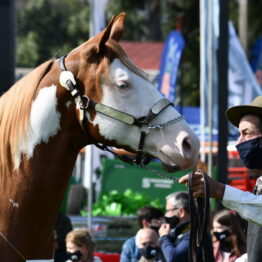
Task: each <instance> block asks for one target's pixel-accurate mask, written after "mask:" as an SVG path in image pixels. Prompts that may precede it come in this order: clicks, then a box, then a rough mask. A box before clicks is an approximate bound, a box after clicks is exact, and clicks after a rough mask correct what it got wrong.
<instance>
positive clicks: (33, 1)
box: [17, 0, 262, 105]
mask: <svg viewBox="0 0 262 262" xmlns="http://www.w3.org/2000/svg"><path fill="white" fill-rule="evenodd" d="M228 4H229V8H230V11H229V18H230V19H231V20H232V21H233V23H234V25H235V27H236V29H238V22H237V21H238V16H239V14H238V1H237V0H233V1H229V2H228ZM261 8H262V0H259V1H257V0H250V1H248V10H249V17H248V21H249V23H248V43H249V49H250V48H251V47H252V46H253V44H254V42H255V40H256V39H257V38H258V37H259V36H260V35H262V23H261V18H260V17H261V15H260V10H261ZM120 12H126V13H127V17H126V22H125V33H124V36H123V37H124V39H125V40H130V41H164V40H165V39H166V37H167V36H168V34H169V32H170V31H172V30H176V29H179V30H181V32H182V34H183V36H184V39H185V43H186V45H185V49H184V52H183V55H182V59H181V64H180V68H179V69H180V70H179V76H178V86H179V88H178V94H179V96H178V97H180V101H177V102H179V103H182V102H183V105H198V104H199V75H200V66H199V1H194V0H165V1H161V0H132V1H125V0H108V4H107V9H106V16H107V21H109V20H110V19H111V17H112V16H113V15H117V14H119V13H120ZM89 17H90V6H89V2H88V1H87V0H28V2H27V5H26V6H25V7H24V8H20V9H19V10H18V12H17V28H18V30H17V32H18V35H17V64H18V66H31V67H35V66H36V65H38V64H39V63H41V62H43V61H45V60H47V59H48V58H50V57H53V56H57V55H63V54H66V53H67V52H68V51H70V50H71V49H73V48H74V47H76V46H78V45H79V44H80V43H82V42H84V41H86V40H87V39H88V36H89Z"/></svg>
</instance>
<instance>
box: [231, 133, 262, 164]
mask: <svg viewBox="0 0 262 262" xmlns="http://www.w3.org/2000/svg"><path fill="white" fill-rule="evenodd" d="M261 139H262V137H257V138H254V139H250V140H248V141H245V142H243V143H240V144H238V145H236V148H237V151H238V153H239V156H240V159H241V160H242V162H243V164H244V165H245V166H246V167H247V168H250V169H262V143H261Z"/></svg>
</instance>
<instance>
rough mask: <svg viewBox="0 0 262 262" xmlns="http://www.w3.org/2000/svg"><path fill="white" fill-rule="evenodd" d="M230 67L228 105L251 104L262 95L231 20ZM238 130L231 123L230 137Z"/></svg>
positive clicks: (237, 133) (234, 135)
mask: <svg viewBox="0 0 262 262" xmlns="http://www.w3.org/2000/svg"><path fill="white" fill-rule="evenodd" d="M228 55H229V69H228V107H231V106H237V105H245V104H250V103H251V101H252V100H253V99H254V98H255V97H256V96H259V95H262V91H261V87H260V86H259V84H258V82H257V80H256V78H255V76H254V73H253V71H252V69H251V66H250V64H249V62H248V60H247V58H246V55H245V53H244V51H243V48H242V46H241V44H240V41H239V39H238V37H237V35H236V32H235V29H234V26H233V24H232V22H229V52H228ZM238 135H239V132H238V130H237V129H236V128H235V127H233V126H232V125H230V137H231V139H232V138H233V139H236V137H238Z"/></svg>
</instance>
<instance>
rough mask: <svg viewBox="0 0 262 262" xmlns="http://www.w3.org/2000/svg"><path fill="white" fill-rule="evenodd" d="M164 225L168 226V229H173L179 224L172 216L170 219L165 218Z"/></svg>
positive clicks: (177, 219)
mask: <svg viewBox="0 0 262 262" xmlns="http://www.w3.org/2000/svg"><path fill="white" fill-rule="evenodd" d="M165 220H166V223H167V224H169V225H170V228H175V227H176V226H177V224H178V223H179V220H180V219H179V217H177V216H172V217H165Z"/></svg>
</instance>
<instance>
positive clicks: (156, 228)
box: [150, 226, 160, 234]
mask: <svg viewBox="0 0 262 262" xmlns="http://www.w3.org/2000/svg"><path fill="white" fill-rule="evenodd" d="M150 228H151V229H153V230H154V231H155V232H156V233H157V234H158V230H159V228H160V227H156V226H150Z"/></svg>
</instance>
